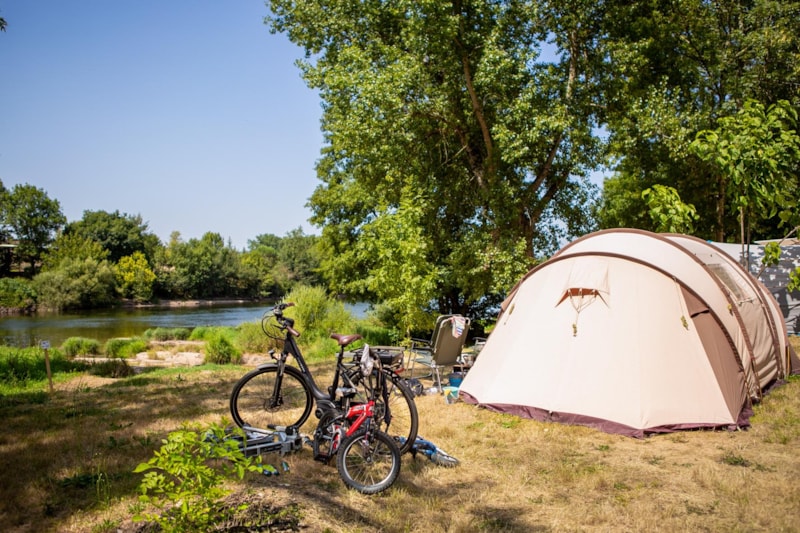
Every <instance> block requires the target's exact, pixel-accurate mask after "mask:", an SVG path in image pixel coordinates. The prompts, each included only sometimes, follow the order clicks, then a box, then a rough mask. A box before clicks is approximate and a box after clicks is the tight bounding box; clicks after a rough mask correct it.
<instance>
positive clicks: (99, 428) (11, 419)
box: [0, 339, 800, 532]
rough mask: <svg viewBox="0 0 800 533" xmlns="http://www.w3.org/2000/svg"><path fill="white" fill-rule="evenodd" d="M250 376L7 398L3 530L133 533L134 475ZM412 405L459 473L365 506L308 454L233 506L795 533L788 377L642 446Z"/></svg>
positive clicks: (309, 514) (397, 519)
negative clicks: (731, 416)
mask: <svg viewBox="0 0 800 533" xmlns="http://www.w3.org/2000/svg"><path fill="white" fill-rule="evenodd" d="M796 340H797V339H793V342H795V341H796ZM796 346H797V344H796ZM798 347H800V346H798ZM329 366H330V363H328V364H325V363H322V364H317V365H316V367H315V370H317V371H319V372H323V371H324V370H325V368H327V367H329ZM243 373H244V369H243V368H242V367H234V366H224V367H221V366H203V367H197V368H194V369H168V370H157V371H154V372H150V373H146V374H141V375H138V376H135V377H128V378H122V379H106V378H97V377H92V376H86V375H79V376H76V377H75V378H73V379H72V380H70V381H66V382H61V383H58V384H57V386H56V392H55V393H54V394H53V395H52V397H50V398H49V399H45V400H44V401H42V399H41V396H40V395H39V396H32V397H30V398H28V397H24V396H20V397H15V398H4V401H3V402H2V407H0V416H1V417H2V420H3V427H4V431H3V433H2V434H0V471H1V472H3V474H2V476H3V483H2V489H0V530H2V531H12V532H34V531H35V532H40V531H59V532H61V531H67V532H68V531H81V532H82V531H87V532H101V531H116V530H117V528H119V527H125V528H129V527H130V526H129V519H130V516H131V515H132V509H133V506H134V504H135V502H136V498H137V486H138V483H139V481H140V479H141V475H140V474H133V473H132V470H133V469H134V468H135V466H136V465H137V464H138V463H140V462H142V461H145V460H147V459H149V458H150V457H152V455H153V451H154V450H155V449H157V448H158V447H159V446H160V444H161V439H162V438H164V437H165V436H166V435H167V434H168V433H169V432H170V431H172V430H175V429H177V428H179V427H180V426H181V424H182V423H184V422H186V421H192V422H199V423H215V422H220V421H221V420H224V419H226V418H227V417H228V412H227V409H228V407H227V402H228V396H229V393H230V390H231V388H232V387H233V384H234V382H235V381H236V380H237V379H238V378H239V377H240V376H241V375H242V374H243ZM418 407H419V411H420V415H421V424H420V434H421V435H422V436H424V437H425V438H427V439H429V440H432V441H433V442H435V443H437V444H438V445H440V446H441V447H443V448H444V449H445V450H447V451H448V452H449V453H451V454H452V455H454V456H456V457H458V458H459V459H460V460H461V466H459V467H457V468H454V469H446V468H442V467H438V466H435V465H434V464H432V463H430V462H429V461H428V460H427V459H425V458H424V457H418V458H416V459H413V458H411V457H409V456H406V457H404V460H403V469H402V471H401V474H400V478H399V480H398V482H397V483H395V485H394V486H393V487H392V488H391V489H390V490H388V491H386V492H385V493H382V494H380V495H378V496H372V497H369V496H362V495H360V494H357V493H354V492H352V491H348V490H347V489H346V488H345V487H344V485H343V484H342V483H341V481H340V480H339V477H338V474H337V472H336V469H335V467H333V466H326V465H322V464H320V463H317V462H314V461H313V459H312V457H311V452H310V450H307V449H303V450H301V451H300V452H297V453H294V454H291V455H289V456H287V457H286V458H285V459H286V461H287V462H288V463H289V466H290V471H289V472H288V473H284V474H282V475H281V476H279V477H264V476H258V475H255V474H253V475H249V476H248V477H246V478H245V480H244V481H242V482H238V483H236V484H234V485H233V488H234V489H235V490H236V492H237V494H238V496H239V497H240V499H248V500H250V501H254V502H261V503H269V504H271V505H277V506H284V505H290V504H294V505H296V506H297V508H299V509H300V513H301V516H302V518H301V523H302V525H303V527H304V529H305V530H307V531H330V532H373V531H387V532H395V531H398V532H400V531H408V532H417V531H419V532H421V531H435V532H440V531H441V532H462V531H463V532H468V531H542V532H545V531H553V532H556V531H558V532H561V531H725V532H728V531H743V532H744V531H770V532H771V531H800V521H799V520H800V482H798V480H800V379H797V378H793V379H792V380H791V381H790V383H789V384H787V385H786V386H783V387H780V388H778V389H776V390H774V391H773V392H772V393H770V394H769V395H768V396H767V397H766V398H765V400H764V401H763V402H762V403H761V404H760V405H758V406H756V410H755V411H756V415H755V416H754V417H753V418H752V424H753V427H752V428H751V429H750V430H748V431H739V432H727V431H694V432H681V433H673V434H668V435H661V436H655V437H650V438H647V439H643V440H636V439H631V438H627V437H620V436H613V435H607V434H604V433H600V432H598V431H595V430H591V429H588V428H582V427H569V426H562V425H558V424H546V423H539V422H534V421H530V420H524V419H519V418H515V417H511V416H505V415H498V414H495V413H492V412H489V411H486V410H483V409H479V408H476V407H473V406H469V405H466V404H463V403H458V404H455V405H446V404H445V402H444V400H443V398H442V397H441V396H425V397H421V398H418ZM312 419H313V416H312ZM311 424H313V421H312V423H311ZM304 430H305V431H307V432H311V431H312V430H313V425H308V426H307V427H306V428H304ZM265 459H266V461H267V462H271V461H273V462H275V463H277V462H279V461H280V458H279V457H271V456H269V455H268V456H265ZM128 530H130V529H128Z"/></svg>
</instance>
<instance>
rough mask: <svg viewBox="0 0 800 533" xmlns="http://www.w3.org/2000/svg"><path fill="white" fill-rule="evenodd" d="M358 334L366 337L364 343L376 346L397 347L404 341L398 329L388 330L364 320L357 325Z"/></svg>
mask: <svg viewBox="0 0 800 533" xmlns="http://www.w3.org/2000/svg"><path fill="white" fill-rule="evenodd" d="M356 333H358V334H360V335H361V336H362V337H364V342H366V343H367V344H372V345H374V346H396V345H398V344H399V343H400V340H401V339H402V334H401V333H400V331H399V330H397V329H396V328H387V327H384V326H379V325H377V324H372V323H370V322H367V321H363V320H362V321H360V322H358V323H357V324H356Z"/></svg>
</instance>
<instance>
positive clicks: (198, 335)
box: [189, 326, 217, 341]
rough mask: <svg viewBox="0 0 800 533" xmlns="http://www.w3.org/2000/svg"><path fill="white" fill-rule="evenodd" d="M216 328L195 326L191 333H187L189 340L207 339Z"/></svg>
mask: <svg viewBox="0 0 800 533" xmlns="http://www.w3.org/2000/svg"><path fill="white" fill-rule="evenodd" d="M215 329H217V328H213V327H211V326H200V327H196V328H194V329H193V330H192V333H191V335H189V340H190V341H207V340H208V339H210V338H211V337H212V335H213V333H214V330H215Z"/></svg>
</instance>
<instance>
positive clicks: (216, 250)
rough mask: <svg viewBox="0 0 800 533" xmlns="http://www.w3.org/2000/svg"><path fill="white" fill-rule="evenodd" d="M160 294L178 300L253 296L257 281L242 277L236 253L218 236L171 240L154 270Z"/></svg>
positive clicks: (238, 256)
mask: <svg viewBox="0 0 800 533" xmlns="http://www.w3.org/2000/svg"><path fill="white" fill-rule="evenodd" d="M156 276H157V280H158V281H157V283H158V286H159V288H160V290H161V291H162V292H163V293H164V294H165V295H168V296H173V297H178V298H215V297H221V296H254V295H255V294H253V293H254V284H255V283H257V280H255V279H252V278H248V277H243V276H242V270H241V259H240V255H239V252H237V251H236V250H235V249H233V248H232V247H231V246H230V245H226V244H225V241H224V240H223V238H222V237H221V236H220V235H219V234H218V233H212V232H208V233H206V234H204V235H203V237H202V238H200V239H190V240H189V241H188V242H183V241H182V240H181V239H180V235H179V234H173V236H172V239H171V241H170V243H169V245H168V246H167V248H166V249H165V251H164V253H163V257H161V258H160V259H159V266H158V267H157V269H156Z"/></svg>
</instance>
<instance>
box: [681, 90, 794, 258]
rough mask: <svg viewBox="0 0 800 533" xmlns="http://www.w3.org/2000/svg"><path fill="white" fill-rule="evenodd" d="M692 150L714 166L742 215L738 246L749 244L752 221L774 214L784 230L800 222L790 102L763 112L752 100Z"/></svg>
mask: <svg viewBox="0 0 800 533" xmlns="http://www.w3.org/2000/svg"><path fill="white" fill-rule="evenodd" d="M691 147H692V149H693V150H694V151H695V153H697V154H698V155H699V156H700V158H701V159H702V160H703V161H706V162H708V163H710V165H711V167H712V168H713V169H714V172H715V173H716V174H717V176H718V177H717V181H718V182H719V183H721V189H722V191H724V194H725V199H726V201H727V203H728V205H729V206H730V209H731V210H733V211H734V212H735V213H737V214H738V216H739V223H740V238H741V241H740V242H742V243H743V244H744V243H749V242H750V229H751V227H752V224H753V223H754V222H757V221H759V220H761V219H772V218H773V217H775V215H776V214H777V215H778V216H779V219H780V221H781V223H780V225H781V226H784V225H787V224H788V225H789V227H794V226H796V225H797V224H798V223H800V218H799V217H800V215H798V213H797V205H798V201H800V189H798V179H799V178H800V136H798V134H797V110H796V109H794V108H793V107H792V106H791V104H790V103H789V102H788V101H785V100H781V101H779V102H778V103H777V104H774V105H771V106H769V107H767V108H765V107H764V106H763V105H761V104H760V103H759V102H756V101H754V100H748V101H747V102H745V104H744V106H743V107H742V109H741V110H739V112H738V113H736V114H735V115H732V116H729V117H722V118H720V119H719V126H718V127H717V128H716V129H714V130H703V131H701V132H699V133H698V134H697V138H696V139H695V141H694V143H692V145H691Z"/></svg>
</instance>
